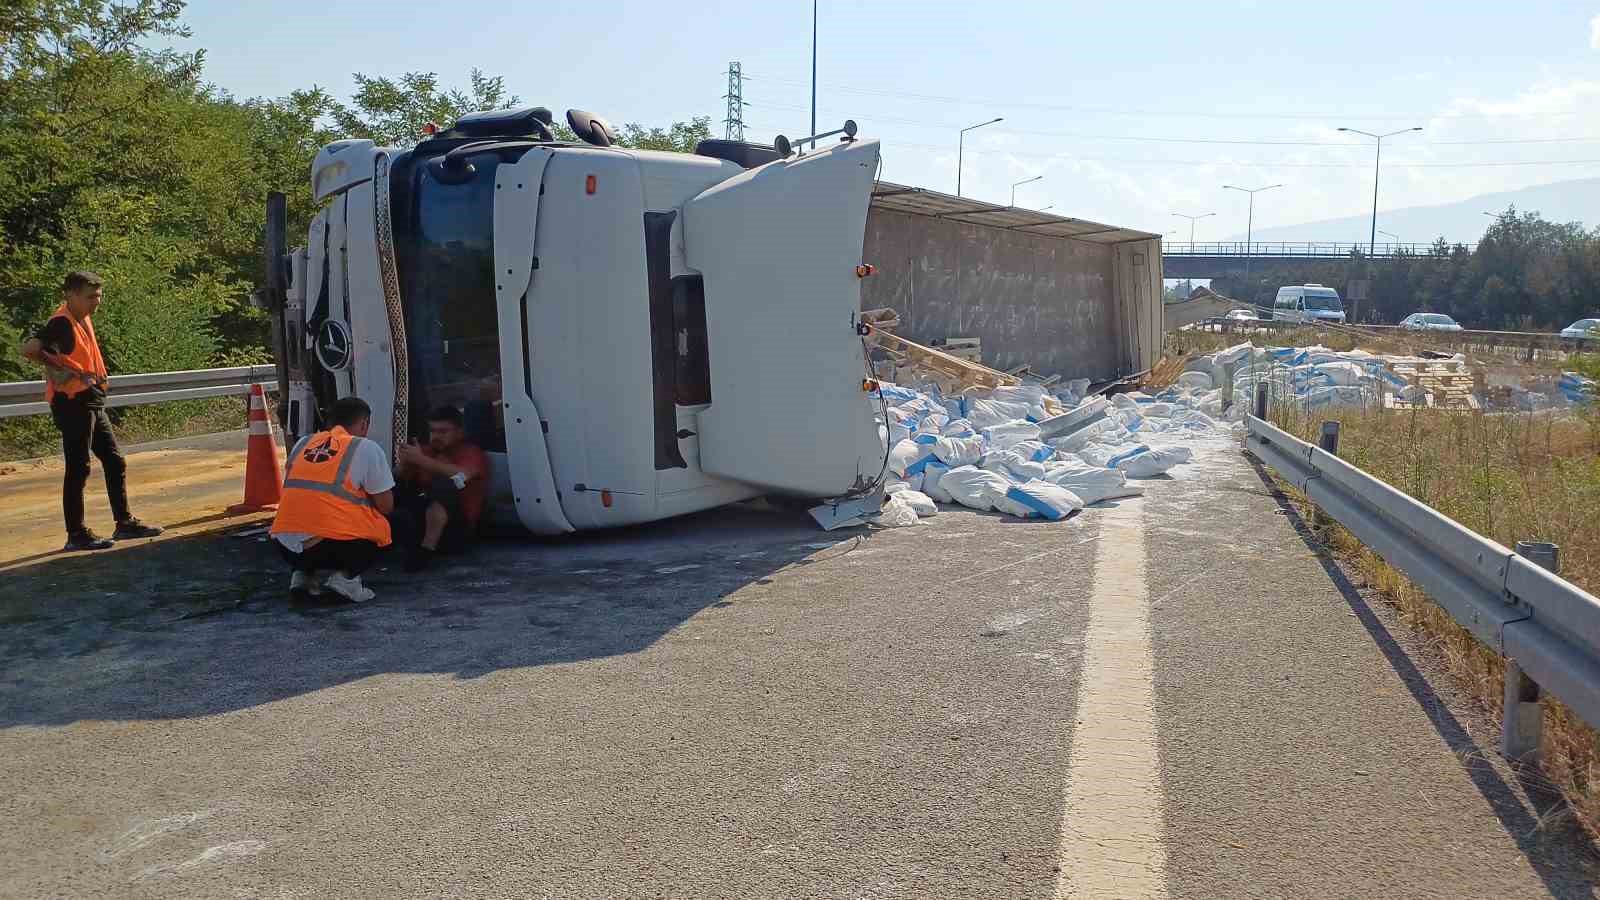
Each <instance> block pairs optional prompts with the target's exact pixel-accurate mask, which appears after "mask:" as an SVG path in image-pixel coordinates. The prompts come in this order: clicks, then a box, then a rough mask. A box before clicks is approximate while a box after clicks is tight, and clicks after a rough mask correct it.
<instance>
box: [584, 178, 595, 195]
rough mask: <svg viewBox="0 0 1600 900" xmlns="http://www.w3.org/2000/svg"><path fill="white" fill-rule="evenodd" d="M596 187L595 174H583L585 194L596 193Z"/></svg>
mask: <svg viewBox="0 0 1600 900" xmlns="http://www.w3.org/2000/svg"><path fill="white" fill-rule="evenodd" d="M594 188H595V177H594V176H593V175H585V176H583V192H584V193H585V194H592V193H594Z"/></svg>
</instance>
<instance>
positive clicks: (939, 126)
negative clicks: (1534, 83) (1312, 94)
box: [746, 103, 1600, 151]
mask: <svg viewBox="0 0 1600 900" xmlns="http://www.w3.org/2000/svg"><path fill="white" fill-rule="evenodd" d="M746 105H748V106H753V107H756V108H759V109H786V110H798V111H800V112H804V111H805V110H806V107H801V106H793V105H788V104H782V103H752V104H746ZM856 115H858V116H859V117H860V118H862V119H863V120H864V121H869V122H873V121H876V122H888V123H890V124H894V125H910V126H912V127H915V128H929V129H936V130H939V131H953V130H955V129H957V128H959V127H960V126H957V125H949V124H946V123H942V122H928V121H925V120H918V119H903V118H898V117H895V116H878V115H872V116H862V115H860V114H859V113H857V114H856ZM995 133H999V134H1023V135H1032V136H1038V137H1065V138H1073V139H1075V140H1081V141H1133V142H1145V143H1154V144H1218V145H1225V146H1231V145H1238V146H1252V147H1335V148H1341V149H1351V150H1362V151H1367V150H1368V149H1370V148H1369V147H1368V146H1367V145H1366V144H1357V143H1352V142H1349V141H1267V140H1246V139H1238V140H1235V139H1225V138H1176V137H1148V136H1141V135H1111V134H1085V133H1082V132H1076V131H1040V130H1034V129H1026V128H997V129H995ZM1419 143H1420V144H1421V145H1423V146H1439V147H1446V146H1449V147H1466V146H1478V145H1491V144H1577V143H1588V144H1594V143H1600V137H1561V138H1494V139H1488V140H1476V141H1421V142H1419Z"/></svg>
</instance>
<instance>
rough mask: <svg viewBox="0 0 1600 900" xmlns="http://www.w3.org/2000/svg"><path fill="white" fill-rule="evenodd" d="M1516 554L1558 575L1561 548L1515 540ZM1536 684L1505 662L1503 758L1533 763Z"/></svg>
mask: <svg viewBox="0 0 1600 900" xmlns="http://www.w3.org/2000/svg"><path fill="white" fill-rule="evenodd" d="M1517 555H1518V556H1521V557H1524V558H1526V559H1529V560H1532V561H1533V562H1534V563H1536V564H1537V565H1539V566H1540V567H1542V568H1545V569H1549V570H1550V571H1551V572H1554V573H1556V574H1557V575H1559V574H1561V548H1560V546H1558V545H1556V544H1550V543H1544V542H1540V541H1517ZM1539 694H1540V691H1539V684H1538V682H1536V681H1534V680H1533V679H1532V678H1529V677H1528V676H1527V674H1526V673H1525V672H1523V671H1522V666H1520V665H1518V664H1517V661H1516V660H1514V659H1509V658H1508V659H1507V660H1506V679H1505V702H1504V710H1503V711H1502V714H1501V717H1500V719H1501V724H1500V752H1501V754H1503V755H1504V756H1505V757H1506V758H1507V759H1515V760H1522V761H1525V762H1533V761H1535V760H1537V758H1538V755H1539V745H1540V743H1541V742H1542V740H1543V737H1544V707H1543V706H1541V705H1540V703H1539Z"/></svg>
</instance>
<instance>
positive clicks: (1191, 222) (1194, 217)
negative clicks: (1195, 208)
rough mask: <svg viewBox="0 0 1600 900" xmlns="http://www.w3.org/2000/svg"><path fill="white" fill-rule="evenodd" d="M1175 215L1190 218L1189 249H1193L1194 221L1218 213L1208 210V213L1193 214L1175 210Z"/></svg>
mask: <svg viewBox="0 0 1600 900" xmlns="http://www.w3.org/2000/svg"><path fill="white" fill-rule="evenodd" d="M1173 215H1175V216H1177V217H1179V218H1182V219H1188V220H1189V249H1190V250H1191V251H1192V250H1193V249H1194V223H1195V220H1196V219H1204V218H1208V217H1210V216H1214V215H1216V213H1214V212H1208V213H1201V214H1200V215H1198V216H1191V215H1189V214H1188V213H1181V212H1175V213H1173Z"/></svg>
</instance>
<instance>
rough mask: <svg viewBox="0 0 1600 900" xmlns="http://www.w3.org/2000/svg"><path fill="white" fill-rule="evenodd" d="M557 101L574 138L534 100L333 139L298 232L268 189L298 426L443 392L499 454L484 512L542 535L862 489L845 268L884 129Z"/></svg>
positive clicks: (858, 267) (270, 293) (852, 256)
mask: <svg viewBox="0 0 1600 900" xmlns="http://www.w3.org/2000/svg"><path fill="white" fill-rule="evenodd" d="M567 121H568V123H569V124H570V125H571V127H572V129H573V130H574V132H575V133H576V134H577V135H578V136H579V138H580V141H579V142H564V141H559V140H556V138H555V135H554V133H553V129H552V127H551V126H552V117H551V114H550V113H549V111H548V110H546V109H543V108H537V107H535V108H529V109H518V110H499V111H492V112H481V113H474V114H470V115H466V116H463V117H462V118H461V119H460V120H459V121H457V122H456V123H455V124H454V125H452V126H450V127H449V128H445V129H442V130H434V133H431V134H429V135H427V136H426V137H425V139H424V140H422V141H421V142H420V143H418V144H417V145H416V146H415V147H412V148H411V149H404V150H402V149H393V148H384V147H379V146H377V145H375V144H374V143H373V142H372V141H368V140H343V141H338V142H336V143H333V144H330V145H328V146H327V147H325V148H323V149H322V150H321V151H320V152H319V153H318V154H317V157H316V159H315V161H314V162H313V164H312V167H311V191H312V197H313V198H314V200H315V201H316V202H317V203H318V204H320V205H321V208H320V210H319V211H318V212H317V214H316V216H315V218H314V219H313V221H312V222H311V225H310V228H309V230H308V234H307V241H306V245H305V246H304V247H303V248H299V249H295V250H293V251H286V250H285V249H284V246H285V244H286V238H285V237H284V235H283V224H282V223H283V203H282V198H281V197H276V198H274V200H275V201H276V202H273V200H269V206H268V229H267V242H266V243H267V251H266V252H267V262H268V276H267V287H266V290H265V292H264V295H265V301H266V302H265V305H266V306H267V308H268V309H269V310H270V311H271V313H272V315H273V331H274V341H275V343H276V344H277V353H276V355H277V362H278V369H279V374H278V379H279V385H280V396H281V398H282V401H281V403H280V410H281V413H280V415H281V417H282V419H283V425H284V429H285V431H286V432H287V433H288V434H289V436H290V439H291V440H292V439H294V438H295V437H297V436H299V435H303V434H308V433H311V432H313V431H315V430H317V429H318V428H319V427H321V426H322V424H323V418H322V416H323V412H324V411H325V410H327V409H328V408H329V407H330V405H331V404H332V402H333V401H334V400H335V399H337V398H340V397H346V396H357V397H360V398H362V399H363V400H365V401H366V402H367V403H368V404H370V405H371V407H372V410H373V418H372V428H371V430H370V433H369V437H370V438H372V439H374V440H377V441H379V442H380V443H381V444H382V445H383V446H384V447H385V449H387V450H388V451H389V452H390V454H391V456H392V455H393V453H394V451H395V449H396V447H397V446H398V445H399V444H401V443H403V442H405V441H407V440H409V439H412V438H418V437H422V436H425V434H426V428H427V424H426V422H425V421H424V418H425V416H426V414H427V411H428V410H429V409H431V408H433V407H435V406H438V405H441V404H450V405H454V406H456V407H458V408H460V409H461V410H462V411H463V412H464V415H465V419H466V423H467V433H468V438H469V439H470V440H472V441H473V442H474V443H477V444H478V445H480V446H481V447H483V449H484V450H485V451H487V453H488V455H489V458H490V460H491V484H490V491H489V496H490V498H491V500H490V503H489V508H488V510H487V514H488V517H489V518H490V519H491V520H492V521H495V522H498V523H502V524H513V525H519V526H521V527H523V528H526V529H527V530H528V531H530V532H533V533H535V534H541V535H553V534H561V533H566V532H572V531H576V530H579V529H591V528H605V527H614V526H621V525H630V524H636V523H641V522H649V521H653V520H658V519H663V518H668V517H671V516H678V515H683V514H686V513H692V512H696V511H699V510H704V509H708V508H711V507H715V506H719V505H723V504H727V503H732V502H737V501H740V500H745V499H749V498H752V497H756V496H760V495H768V494H770V495H783V496H790V497H795V498H845V499H849V498H859V497H863V496H866V495H869V494H871V493H873V492H874V491H875V489H876V488H878V486H879V483H880V482H881V480H882V477H883V473H884V467H885V462H886V451H885V447H884V439H883V437H882V434H883V432H882V430H881V429H880V425H879V416H880V409H881V404H882V398H881V397H880V396H879V394H878V393H877V391H876V386H875V384H874V383H873V382H872V381H871V379H870V374H869V372H868V370H867V367H866V360H865V348H864V344H863V341H862V335H863V334H864V333H865V327H864V326H863V323H861V322H860V320H859V307H860V283H859V278H860V277H862V276H863V275H864V274H865V273H867V272H870V267H867V266H864V265H862V260H861V252H862V242H863V236H864V232H865V227H866V216H867V207H868V203H869V200H870V196H871V192H872V185H873V183H874V180H875V178H876V176H877V173H878V170H879V145H878V143H877V142H876V141H872V140H864V139H857V137H856V133H855V132H856V129H855V126H854V123H846V127H845V128H844V129H841V130H840V131H837V132H830V133H829V134H827V135H818V136H816V139H814V140H813V139H809V138H808V139H806V140H811V141H812V149H810V150H809V151H807V150H801V149H799V148H801V147H802V146H803V144H802V143H801V142H798V141H797V142H796V143H795V144H794V145H790V143H789V142H788V141H786V140H784V139H782V138H780V139H779V140H778V141H777V142H775V146H772V147H768V146H764V145H755V144H748V143H743V142H735V141H703V142H701V143H700V145H699V146H698V147H697V148H696V150H695V152H694V153H672V152H656V151H648V150H635V149H627V148H622V147H618V146H615V145H614V141H613V137H612V136H613V133H614V132H613V130H612V129H611V127H610V126H609V125H608V124H607V123H606V122H605V121H604V120H603V119H601V118H600V117H598V116H595V115H593V114H591V113H587V112H583V111H581V110H569V111H568V113H567ZM823 138H836V139H834V140H822V139H823Z"/></svg>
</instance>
